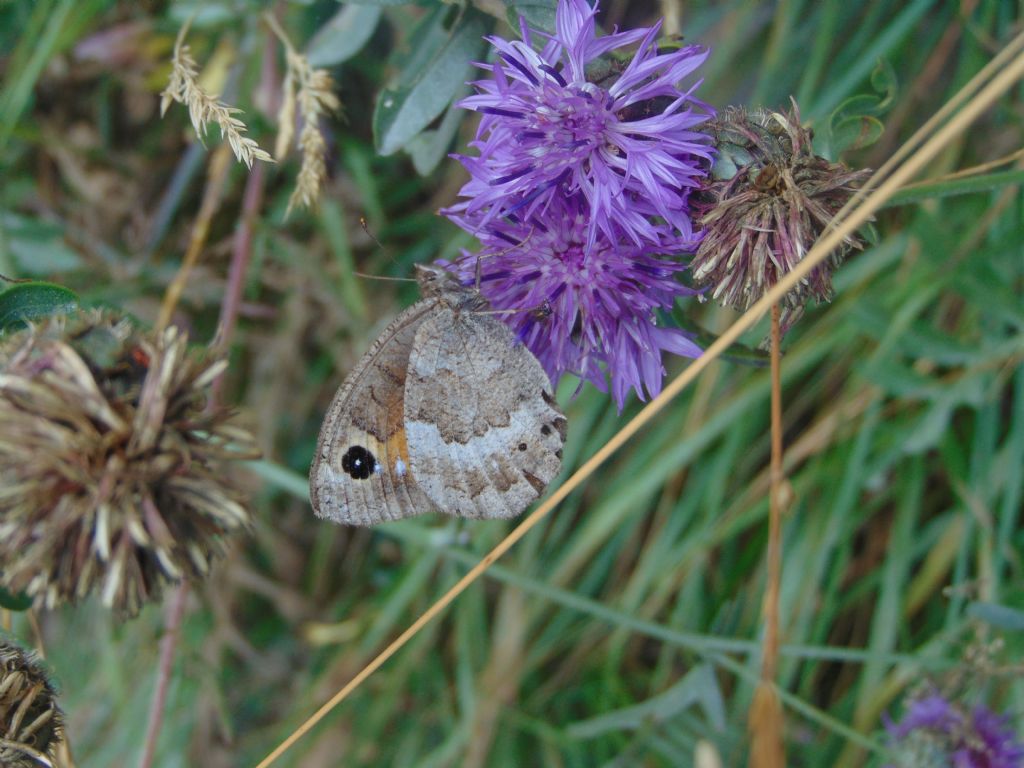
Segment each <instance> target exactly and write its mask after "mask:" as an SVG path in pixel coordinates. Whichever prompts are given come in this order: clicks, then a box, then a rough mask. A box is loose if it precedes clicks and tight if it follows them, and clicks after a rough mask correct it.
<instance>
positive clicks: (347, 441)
mask: <svg viewBox="0 0 1024 768" xmlns="http://www.w3.org/2000/svg"><path fill="white" fill-rule="evenodd" d="M438 302H439V300H438V299H436V298H432V299H425V300H422V301H419V302H417V303H416V304H414V305H413V306H411V307H410V308H409V309H407V310H406V311H405V312H403V313H402V314H401V315H399V316H398V317H397V318H396V319H395V320H394V321H393V322H392V323H391V324H390V325H389V326H388V327H387V329H386V330H385V331H384V332H383V333H382V334H381V335H380V337H379V338H378V339H377V340H376V341H375V342H374V343H373V346H371V347H370V349H369V351H368V352H367V353H366V354H365V355H364V356H363V358H362V359H361V360H360V361H359V364H358V365H357V366H356V368H355V369H354V370H353V371H352V373H350V374H349V376H348V378H347V379H346V380H345V383H344V384H343V385H342V386H341V388H340V389H339V390H338V392H337V394H335V396H334V400H333V401H332V402H331V405H330V408H328V410H327V415H326V417H325V418H324V423H323V426H322V427H321V429H320V438H319V440H318V442H317V448H316V454H315V455H314V457H313V465H312V467H311V468H310V475H309V492H310V500H311V502H312V504H313V511H314V512H315V513H316V514H317V516H318V517H325V518H328V519H330V520H334V521H335V522H339V523H347V524H350V525H373V524H375V523H379V522H383V521H385V520H397V519H399V518H403V517H409V516H411V515H417V514H422V513H424V512H429V511H431V510H432V509H433V508H434V505H433V504H432V503H431V502H430V500H429V499H428V498H427V497H426V496H425V495H424V493H423V492H422V490H420V488H419V486H418V485H417V483H416V481H415V479H414V478H413V474H412V471H411V461H410V458H409V450H408V444H407V441H406V435H405V429H404V395H405V383H406V371H407V370H408V363H409V353H410V351H411V349H412V346H413V342H414V339H415V337H416V332H417V330H418V329H419V328H420V326H421V325H422V324H423V322H424V321H425V320H426V319H427V318H428V317H429V316H430V315H431V314H432V313H434V312H436V311H437V305H438Z"/></svg>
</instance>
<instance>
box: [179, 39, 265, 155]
mask: <svg viewBox="0 0 1024 768" xmlns="http://www.w3.org/2000/svg"><path fill="white" fill-rule="evenodd" d="M191 24H192V21H191V19H190V20H189V21H187V22H185V25H184V26H183V27H182V28H181V31H180V32H179V33H178V39H177V40H175V42H174V55H173V57H172V58H171V77H170V80H169V81H168V83H167V87H166V88H164V90H163V93H161V94H160V116H161V117H162V116H163V115H164V114H165V113H166V112H167V108H168V107H169V106H171V102H172V101H177V102H178V103H180V104H184V105H185V106H187V107H188V115H189V118H191V120H192V127H193V128H194V129H195V132H196V136H198V137H199V140H200V141H202V140H203V137H204V136H206V126H207V124H208V123H211V122H213V123H216V124H217V125H219V126H220V135H221V136H222V137H224V138H225V139H227V140H228V144H230V145H231V149H232V151H233V152H234V153H235V157H237V158H238V160H239V161H240V162H243V163H245V164H246V166H247V167H249V168H252V164H253V161H254V160H263V161H265V162H268V163H272V162H274V160H273V158H272V157H271V156H270V155H269V154H268V153H267V152H265V151H264V150H262V149H260V146H259V144H257V143H256V142H255V141H254V140H253V139H250V138H249V137H248V136H243V135H242V134H243V133H245V131H246V127H245V123H243V122H242V121H241V120H239V119H238V118H237V117H234V115H235V114H236V113H240V112H241V111H242V110H240V109H238V108H237V107H229V106H228V105H227V104H225V103H224V102H222V101H220V100H219V99H218V97H216V96H212V95H210V94H208V93H207V92H206V91H204V90H203V89H202V87H201V86H200V85H199V65H198V64H196V60H195V59H193V58H192V53H191V51H189V48H188V46H187V45H185V35H186V34H187V33H188V28H189V26H190V25H191Z"/></svg>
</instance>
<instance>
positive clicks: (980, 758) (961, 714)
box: [885, 692, 1024, 768]
mask: <svg viewBox="0 0 1024 768" xmlns="http://www.w3.org/2000/svg"><path fill="white" fill-rule="evenodd" d="M885 720H886V723H885V727H886V730H887V731H888V732H889V739H890V742H891V744H892V747H893V751H894V753H895V754H896V756H897V759H898V761H899V762H897V763H896V765H897V766H899V768H918V766H920V767H921V768H924V766H932V765H951V766H956V768H1021V766H1022V765H1024V742H1022V741H1021V740H1020V739H1019V737H1018V736H1017V734H1016V733H1015V732H1014V729H1013V727H1012V726H1010V725H1009V722H1008V718H1006V717H1001V716H999V715H996V714H995V713H994V712H992V711H991V710H989V709H988V708H986V707H984V706H981V705H978V706H976V707H974V708H973V709H972V710H971V711H970V712H968V711H967V710H966V709H965V708H963V707H961V706H960V705H958V704H955V703H953V702H951V701H949V700H948V699H946V698H945V697H944V696H942V695H941V694H939V693H935V692H933V693H929V694H927V695H924V696H920V697H918V698H915V699H912V700H911V702H910V704H909V706H908V707H907V713H906V715H905V716H904V718H903V720H901V721H900V722H899V723H893V722H892V721H891V720H889V719H888V718H885Z"/></svg>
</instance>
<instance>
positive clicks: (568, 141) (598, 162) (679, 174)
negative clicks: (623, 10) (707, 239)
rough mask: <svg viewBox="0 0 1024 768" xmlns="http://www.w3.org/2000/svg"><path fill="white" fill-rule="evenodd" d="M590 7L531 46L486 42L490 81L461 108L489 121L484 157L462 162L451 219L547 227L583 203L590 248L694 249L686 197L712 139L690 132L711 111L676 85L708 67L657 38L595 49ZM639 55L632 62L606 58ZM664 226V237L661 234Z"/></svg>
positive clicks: (614, 37) (561, 12) (570, 13)
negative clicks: (547, 215)
mask: <svg viewBox="0 0 1024 768" xmlns="http://www.w3.org/2000/svg"><path fill="white" fill-rule="evenodd" d="M596 13H597V8H596V6H595V7H594V8H591V7H590V6H589V5H588V4H587V3H586V2H585V0H561V2H559V4H558V8H557V10H556V16H555V22H556V32H555V34H554V35H551V36H549V35H543V37H545V38H546V42H545V43H544V46H543V48H542V49H541V50H540V51H537V50H535V49H534V48H533V46H532V42H533V41H532V37H531V32H530V30H529V29H528V28H527V26H526V24H525V22H521V30H522V38H523V39H522V40H513V41H508V40H504V39H502V38H500V37H491V38H488V39H489V41H490V42H491V44H492V45H493V46H494V48H495V50H496V51H497V54H498V57H497V60H496V61H495V63H494V64H480V65H479V66H480V67H481V68H482V69H486V70H488V71H490V72H491V73H492V74H493V79H489V80H481V81H478V82H476V83H474V85H475V86H476V89H477V93H476V94H475V95H473V96H469V97H467V98H465V99H463V100H462V101H461V102H459V104H460V106H462V107H465V108H467V109H473V110H476V111H478V112H480V113H482V114H483V117H482V118H481V121H480V127H479V129H478V132H477V139H476V141H473V142H471V146H473V147H475V148H476V149H477V150H479V152H480V154H479V156H478V157H460V158H459V159H460V160H461V161H462V163H463V165H465V167H466V168H467V170H468V171H469V173H470V176H471V180H470V181H469V182H468V183H467V184H466V185H465V186H464V187H463V188H462V190H461V193H460V194H461V195H462V196H463V197H465V198H467V200H466V201H464V202H463V203H461V204H460V205H459V206H456V208H454V209H452V211H453V212H454V213H465V214H468V215H471V216H476V217H477V218H478V220H479V224H480V225H486V224H488V223H489V222H490V221H493V220H496V219H498V218H500V217H502V216H508V215H512V214H515V215H517V216H518V217H519V218H521V219H524V220H525V219H531V218H532V217H533V216H534V215H536V214H541V215H543V214H544V212H545V211H546V209H547V208H548V207H549V206H551V204H552V201H553V200H556V199H558V198H560V197H564V196H567V195H573V194H581V195H582V196H583V197H584V198H585V199H586V202H587V204H588V206H589V216H588V217H587V222H586V235H587V239H586V242H587V244H588V245H589V246H592V245H594V243H595V241H596V239H597V233H598V231H600V232H602V233H603V234H604V235H605V236H606V238H607V239H608V240H609V241H611V242H616V241H618V240H619V239H620V238H621V237H623V236H624V237H625V238H626V239H627V240H629V241H631V242H632V243H634V244H636V245H641V244H643V243H653V244H655V245H656V246H657V247H659V248H664V247H665V244H666V240H665V238H666V235H667V238H668V240H667V242H671V243H676V241H677V240H681V241H682V242H684V243H687V244H692V243H695V242H696V239H695V238H694V232H693V225H692V221H691V217H690V212H689V207H688V197H689V193H690V190H691V189H693V188H695V187H696V186H697V185H698V183H699V179H700V178H701V177H703V176H704V175H705V174H706V170H707V167H708V166H709V165H710V158H711V155H712V150H711V148H710V145H709V138H708V136H706V135H705V134H703V133H701V132H699V131H696V130H694V129H695V128H696V127H697V126H698V125H700V124H701V123H703V122H704V121H706V120H707V119H708V118H709V117H710V116H711V115H712V114H713V110H712V109H711V108H710V107H708V106H707V105H706V104H704V103H703V102H701V101H699V100H698V99H696V98H695V97H694V96H693V90H694V89H695V88H696V85H699V83H697V84H695V85H692V86H690V87H689V88H688V89H686V90H682V89H681V88H680V86H679V84H680V82H681V81H682V80H683V79H684V78H686V77H687V76H688V75H690V74H691V73H692V72H693V71H694V70H695V69H696V68H697V67H698V66H699V65H700V64H701V63H702V62H703V61H704V59H705V58H707V50H706V49H704V48H701V47H699V46H694V45H690V46H685V47H681V48H678V49H672V50H667V51H665V52H660V51H659V50H658V47H657V45H656V44H655V38H656V37H657V36H658V33H659V31H660V28H661V24H660V22H659V23H658V24H656V25H655V26H654V27H651V28H649V29H635V30H630V31H626V32H617V31H616V32H613V33H612V34H609V35H605V36H603V37H598V36H597V32H596V24H595V21H594V17H595V15H596ZM627 46H629V47H632V46H636V47H637V50H636V53H635V55H633V57H632V59H630V60H628V62H627V61H625V59H624V58H622V57H621V56H619V57H615V56H609V55H608V54H611V53H612V52H613V51H617V50H618V49H620V48H624V47H627ZM663 223H667V224H668V226H667V227H666V226H662V224H663Z"/></svg>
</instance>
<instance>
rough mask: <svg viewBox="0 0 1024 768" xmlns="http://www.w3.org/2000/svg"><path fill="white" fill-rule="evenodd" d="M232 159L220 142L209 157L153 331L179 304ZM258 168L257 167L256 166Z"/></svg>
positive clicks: (162, 325)
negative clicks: (185, 239) (198, 200)
mask: <svg viewBox="0 0 1024 768" xmlns="http://www.w3.org/2000/svg"><path fill="white" fill-rule="evenodd" d="M230 160H231V147H230V146H228V145H227V144H221V145H219V146H218V147H217V148H216V149H215V150H214V151H213V154H212V155H211V156H210V169H209V171H207V174H206V190H205V192H204V193H203V201H202V203H201V204H200V205H199V213H198V214H197V216H196V222H195V225H194V226H193V227H192V234H191V236H190V237H189V241H188V250H187V251H186V252H185V258H184V259H182V261H181V266H180V267H179V268H178V273H177V274H176V275H175V276H174V280H172V281H171V284H170V285H168V286H167V291H166V292H165V293H164V300H163V302H162V303H161V304H160V313H159V314H158V315H157V318H156V323H155V324H154V326H153V327H154V330H156V331H157V332H159V331H162V330H163V329H164V328H166V327H167V326H168V325H169V324H170V322H171V315H172V314H174V308H175V307H176V306H178V301H179V299H181V293H182V291H184V290H185V284H186V283H187V282H188V278H189V275H190V274H192V269H193V267H195V265H196V262H197V261H199V254H200V253H201V252H202V250H203V246H204V245H205V244H206V237H207V235H209V233H210V222H211V221H212V220H213V217H214V214H216V213H217V211H218V210H219V209H220V203H221V199H222V197H223V192H224V182H225V181H226V179H227V173H228V167H229V165H230V162H229V161H230ZM256 167H257V168H259V167H260V166H258V165H257V166H256Z"/></svg>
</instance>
